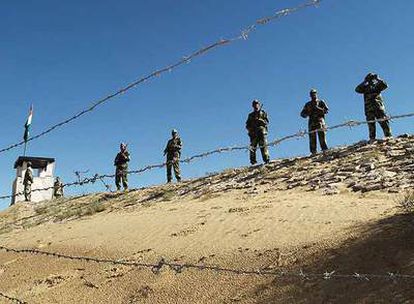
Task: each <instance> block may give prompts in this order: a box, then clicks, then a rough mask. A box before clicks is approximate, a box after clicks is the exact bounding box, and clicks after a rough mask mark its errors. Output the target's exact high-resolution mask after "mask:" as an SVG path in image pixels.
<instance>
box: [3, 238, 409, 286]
mask: <svg viewBox="0 0 414 304" xmlns="http://www.w3.org/2000/svg"><path fill="white" fill-rule="evenodd" d="M0 251H4V252H9V253H16V254H29V255H41V256H47V257H53V258H58V259H66V260H74V261H85V262H94V263H98V264H112V265H123V266H131V267H138V268H147V269H150V270H151V271H152V272H153V273H154V274H160V272H161V270H162V269H163V268H169V269H171V270H172V271H174V272H175V273H176V274H179V273H182V272H183V271H184V270H191V269H193V270H200V271H215V272H218V273H229V274H234V275H257V276H273V277H279V278H283V277H292V278H295V277H296V278H298V277H299V278H302V279H311V278H313V279H323V280H330V279H357V280H366V281H370V280H371V279H389V280H393V281H396V280H413V279H414V275H408V274H399V273H398V272H387V273H385V274H367V273H358V272H354V273H352V274H338V273H336V271H326V272H324V273H307V272H305V271H304V270H303V269H300V271H299V272H293V271H283V270H278V271H274V270H269V268H260V269H251V270H246V269H236V268H227V267H221V266H211V265H205V264H192V263H183V264H180V263H172V262H168V261H167V260H166V259H165V258H164V257H162V258H161V259H160V260H159V261H158V262H157V263H143V262H136V261H131V260H122V259H103V258H98V257H91V256H73V255H67V254H61V253H57V252H49V251H42V250H37V249H16V248H10V247H6V246H0Z"/></svg>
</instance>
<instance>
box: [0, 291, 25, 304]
mask: <svg viewBox="0 0 414 304" xmlns="http://www.w3.org/2000/svg"><path fill="white" fill-rule="evenodd" d="M0 298H4V299H6V300H8V301H10V302H12V303H18V304H27V302H25V301H22V300H20V299H18V298H15V297H11V296H8V295H6V294H4V293H2V292H0Z"/></svg>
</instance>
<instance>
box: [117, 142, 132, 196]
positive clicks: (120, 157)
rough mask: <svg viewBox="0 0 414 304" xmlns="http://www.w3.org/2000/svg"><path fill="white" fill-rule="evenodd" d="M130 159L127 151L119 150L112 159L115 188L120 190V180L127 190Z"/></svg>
mask: <svg viewBox="0 0 414 304" xmlns="http://www.w3.org/2000/svg"><path fill="white" fill-rule="evenodd" d="M129 161H130V158H129V152H128V151H126V150H125V151H121V152H119V153H118V154H117V155H116V157H115V161H114V166H116V171H115V185H116V188H117V190H118V191H119V190H121V182H122V185H123V187H124V190H128V162H129Z"/></svg>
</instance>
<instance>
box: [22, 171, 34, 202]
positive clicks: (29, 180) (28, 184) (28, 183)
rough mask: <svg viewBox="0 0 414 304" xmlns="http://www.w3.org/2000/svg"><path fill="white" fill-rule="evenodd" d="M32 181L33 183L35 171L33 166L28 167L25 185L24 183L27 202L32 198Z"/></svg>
mask: <svg viewBox="0 0 414 304" xmlns="http://www.w3.org/2000/svg"><path fill="white" fill-rule="evenodd" d="M32 183H33V172H32V169H31V167H28V168H27V170H26V173H25V174H24V179H23V185H24V198H25V200H26V202H30V201H31V200H32Z"/></svg>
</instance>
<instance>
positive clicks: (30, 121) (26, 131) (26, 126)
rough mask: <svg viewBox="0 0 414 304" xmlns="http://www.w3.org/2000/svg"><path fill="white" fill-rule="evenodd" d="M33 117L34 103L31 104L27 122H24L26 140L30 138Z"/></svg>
mask: <svg viewBox="0 0 414 304" xmlns="http://www.w3.org/2000/svg"><path fill="white" fill-rule="evenodd" d="M32 117H33V105H31V106H30V111H29V116H28V117H27V120H26V123H25V124H24V135H23V139H24V141H25V142H27V140H28V139H29V132H30V126H31V125H32Z"/></svg>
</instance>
